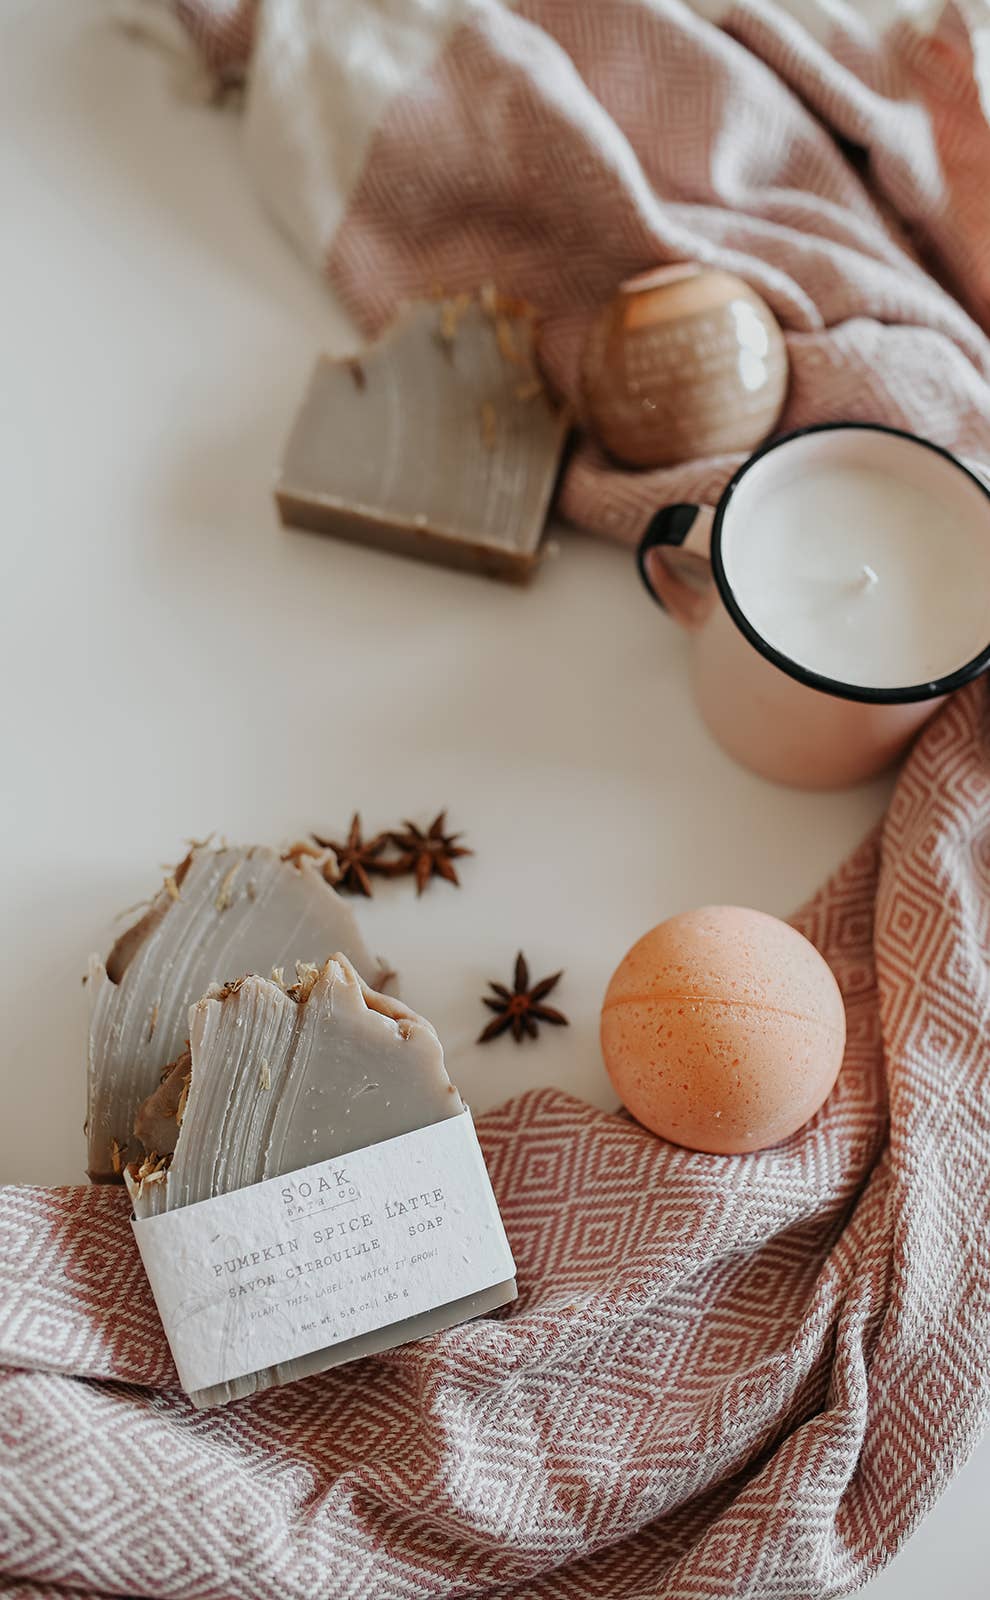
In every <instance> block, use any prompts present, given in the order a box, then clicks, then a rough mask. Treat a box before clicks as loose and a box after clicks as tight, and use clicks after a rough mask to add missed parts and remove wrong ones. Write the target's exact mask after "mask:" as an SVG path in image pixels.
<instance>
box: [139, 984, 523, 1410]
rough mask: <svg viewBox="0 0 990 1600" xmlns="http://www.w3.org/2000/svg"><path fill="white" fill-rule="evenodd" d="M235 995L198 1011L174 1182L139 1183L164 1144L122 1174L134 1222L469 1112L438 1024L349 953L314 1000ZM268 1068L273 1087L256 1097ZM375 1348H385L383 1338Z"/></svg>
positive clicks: (509, 1290) (407, 1330) (173, 1160)
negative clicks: (364, 975)
mask: <svg viewBox="0 0 990 1600" xmlns="http://www.w3.org/2000/svg"><path fill="white" fill-rule="evenodd" d="M303 976H306V977H308V976H309V975H308V974H301V975H300V977H301V978H302V977H303ZM231 991H232V992H231V993H229V994H228V995H227V996H226V997H225V998H220V997H214V998H208V999H204V1000H202V1001H200V1003H199V1004H198V1005H195V1006H193V1007H192V1009H191V1011H190V1014H189V1033H190V1050H191V1066H192V1083H191V1087H190V1090H189V1100H188V1104H187V1107H186V1114H185V1117H184V1118H183V1122H182V1127H181V1129H180V1130H179V1132H178V1136H177V1139H176V1141H175V1149H174V1154H173V1155H172V1156H171V1157H170V1158H169V1163H170V1164H169V1165H168V1168H167V1178H164V1179H157V1180H154V1181H153V1182H151V1183H149V1182H148V1181H147V1178H145V1177H144V1173H145V1172H148V1173H153V1172H154V1171H155V1170H156V1169H157V1164H158V1161H159V1160H160V1159H161V1152H160V1147H159V1151H158V1152H157V1153H156V1155H155V1156H154V1157H149V1159H148V1161H147V1163H145V1164H144V1165H143V1167H138V1166H136V1165H135V1166H132V1167H131V1168H129V1169H128V1171H127V1184H128V1189H129V1191H130V1194H131V1198H132V1201H133V1204H134V1211H135V1214H136V1216H137V1218H138V1219H139V1221H140V1220H143V1219H144V1218H146V1217H150V1216H155V1215H160V1214H161V1213H162V1212H163V1211H172V1210H176V1209H177V1208H179V1207H181V1206H186V1205H194V1204H196V1203H197V1202H198V1201H200V1200H206V1199H210V1198H212V1197H213V1196H214V1195H219V1194H228V1193H230V1191H231V1190H235V1189H240V1188H243V1187H245V1186H246V1185H248V1184H254V1183H258V1182H260V1181H261V1180H262V1179H264V1178H271V1177H279V1176H281V1175H282V1174H284V1173H287V1172H294V1171H297V1170H298V1169H299V1168H300V1167H304V1166H310V1165H312V1164H313V1163H316V1162H321V1161H329V1160H332V1159H334V1158H335V1157H338V1156H344V1155H346V1154H347V1153H348V1152H349V1151H352V1150H358V1149H362V1148H363V1147H364V1146H366V1145H369V1144H376V1143H379V1142H381V1141H382V1140H385V1139H392V1138H395V1137H397V1136H399V1135H401V1134H404V1133H409V1132H412V1131H413V1130H414V1129H418V1128H422V1127H424V1126H427V1125H429V1124H430V1123H434V1122H440V1121H443V1120H444V1119H445V1118H448V1117H452V1116H457V1115H458V1114H460V1113H461V1112H462V1111H463V1102H462V1101H461V1098H460V1096H459V1095H458V1093H457V1091H456V1089H455V1088H454V1087H453V1085H452V1084H451V1082H450V1079H449V1078H448V1076H447V1072H446V1070H445V1068H444V1064H443V1050H442V1047H441V1045H440V1041H439V1039H438V1038H437V1035H436V1032H435V1030H434V1029H433V1028H432V1027H431V1026H430V1024H429V1023H428V1022H426V1021H425V1020H424V1019H423V1018H422V1017H418V1016H417V1015H416V1013H415V1012H413V1011H410V1010H409V1009H408V1007H406V1006H403V1005H402V1004H400V1003H399V1002H398V1001H396V1000H393V999H390V998H388V997H386V996H384V995H381V994H377V993H375V992H374V991H373V990H371V989H369V988H368V987H367V986H366V985H365V984H364V983H362V981H361V979H360V978H359V977H358V974H357V973H356V972H355V970H354V968H353V967H352V966H351V964H350V963H349V962H348V961H347V960H346V959H345V958H344V957H342V956H333V957H331V958H330V960H329V961H327V962H325V963H324V965H323V966H322V967H321V968H320V969H319V970H318V973H317V976H316V981H315V983H314V984H313V985H312V987H311V988H310V991H309V995H308V998H300V999H299V1000H298V1001H297V1003H293V1000H294V998H295V997H292V996H289V995H286V994H285V993H284V992H283V991H282V990H281V989H279V988H278V987H277V986H275V985H274V984H272V983H271V982H270V981H268V980H267V979H264V978H260V977H253V976H252V977H245V978H244V979H243V981H242V982H241V983H240V985H239V986H237V987H236V988H234V986H233V985H232V986H231ZM259 1063H260V1070H261V1074H262V1076H261V1077H260V1078H259ZM264 1074H267V1080H268V1082H269V1083H271V1082H274V1083H275V1084H276V1085H277V1093H273V1094H272V1095H270V1096H265V1095H262V1094H259V1092H258V1088H259V1082H260V1083H261V1084H262V1085H264V1083H265V1076H264ZM514 1295H515V1285H514V1284H513V1282H512V1281H511V1280H509V1281H507V1282H502V1283H499V1284H496V1285H493V1286H492V1287H491V1288H490V1289H485V1290H483V1291H481V1293H480V1295H472V1296H469V1297H465V1298H464V1299H463V1300H461V1301H457V1302H455V1303H454V1307H453V1312H454V1314H452V1306H451V1304H450V1303H448V1304H447V1305H444V1306H441V1307H439V1308H438V1309H436V1310H432V1311H425V1312H423V1313H422V1314H420V1315H417V1316H416V1317H415V1318H414V1319H404V1320H403V1321H402V1322H401V1323H399V1324H397V1326H396V1331H395V1338H396V1340H397V1341H401V1342H403V1343H404V1342H406V1341H407V1340H408V1339H411V1338H419V1337H423V1336H425V1335H426V1334H429V1333H432V1332H434V1331H436V1330H437V1329H438V1328H440V1327H446V1326H449V1325H450V1324H451V1322H453V1321H458V1320H461V1319H462V1318H464V1317H466V1316H477V1315H478V1314H479V1313H481V1314H483V1313H484V1312H485V1311H487V1310H491V1309H494V1307H495V1306H497V1305H502V1304H505V1303H506V1302H507V1301H508V1300H511V1299H512V1298H514ZM371 1341H372V1342H373V1344H374V1347H375V1348H376V1349H380V1348H381V1347H382V1335H381V1333H380V1331H376V1332H375V1333H374V1334H373V1335H372V1336H371ZM358 1353H360V1352H359V1348H355V1344H354V1342H353V1341H348V1342H347V1343H346V1344H345V1345H343V1346H336V1347H330V1348H326V1349H322V1350H317V1351H314V1352H312V1354H310V1355H306V1356H302V1357H299V1358H297V1359H296V1360H294V1361H291V1362H286V1363H283V1364H282V1365H281V1366H279V1367H278V1368H265V1369H261V1370H259V1371H256V1372H250V1373H246V1374H245V1375H244V1376H243V1377H238V1378H235V1379H232V1380H231V1381H230V1382H229V1383H223V1384H217V1385H215V1386H213V1387H211V1388H210V1389H206V1390H201V1391H199V1392H197V1393H194V1394H193V1396H192V1399H193V1402H194V1404H195V1405H197V1406H211V1405H221V1404H224V1403H226V1402H227V1401H229V1400H233V1399H237V1398H239V1397H240V1396H242V1395H246V1394H251V1393H254V1392H256V1391H257V1390H260V1389H266V1388H269V1387H270V1386H271V1385H272V1384H277V1383H285V1382H287V1381H289V1380H290V1379H293V1378H301V1377H305V1376H307V1375H309V1374H311V1373H316V1372H322V1371H324V1370H325V1369H326V1368H327V1367H330V1366H333V1365H334V1364H335V1363H336V1362H337V1361H339V1360H341V1359H351V1358H352V1357H353V1356H354V1355H356V1354H358Z"/></svg>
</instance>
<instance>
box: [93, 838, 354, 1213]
mask: <svg viewBox="0 0 990 1600" xmlns="http://www.w3.org/2000/svg"><path fill="white" fill-rule="evenodd" d="M328 864H329V868H330V871H331V875H333V867H334V865H335V858H334V856H333V853H332V851H328V852H326V853H325V854H324V855H321V856H313V855H306V854H299V855H293V856H291V857H290V858H288V859H285V860H283V859H282V857H281V856H279V855H278V853H277V852H276V851H274V850H269V849H267V848H264V847H262V846H255V847H253V848H238V849H222V850H213V849H209V848H207V847H205V846H196V847H194V848H193V849H192V850H191V851H190V853H189V855H188V856H187V857H186V859H185V860H184V861H183V862H182V863H181V865H180V866H179V867H177V868H176V870H175V873H174V875H173V876H172V877H170V878H169V879H167V880H166V885H165V887H164V888H162V889H161V890H160V891H159V893H158V894H157V895H156V896H155V898H154V900H153V901H152V903H151V905H150V907H149V909H148V910H147V911H146V912H145V914H144V915H143V916H142V917H141V918H140V919H139V921H137V922H136V923H135V924H134V926H133V927H131V928H129V929H128V930H127V931H126V932H125V933H124V934H122V935H121V937H120V938H119V939H118V940H117V943H116V944H115V945H114V947H113V949H112V950H111V952H110V954H109V956H108V957H107V960H106V964H105V965H104V963H103V962H102V961H101V960H100V959H99V957H98V956H93V957H91V959H90V965H89V974H88V978H87V985H88V990H89V998H90V1029H89V1071H88V1111H87V1120H86V1131H87V1138H88V1145H89V1175H90V1177H91V1178H93V1179H94V1180H95V1181H98V1182H107V1181H111V1180H113V1179H114V1178H119V1177H120V1175H121V1169H122V1167H123V1165H124V1163H125V1162H126V1161H127V1160H128V1159H129V1157H130V1156H131V1155H132V1154H134V1153H136V1151H137V1149H138V1147H137V1145H136V1144H134V1142H133V1138H132V1135H133V1132H134V1118H135V1114H136V1112H137V1109H138V1107H139V1106H140V1105H141V1103H142V1101H144V1100H145V1099H146V1098H147V1097H148V1095H150V1094H151V1093H152V1091H153V1090H154V1089H155V1087H156V1085H157V1084H158V1081H159V1078H160V1076H161V1073H162V1069H163V1068H165V1067H167V1066H168V1065H169V1064H170V1063H171V1062H173V1061H174V1060H175V1058H176V1056H177V1055H178V1054H179V1052H180V1051H181V1050H182V1049H183V1047H184V1046H185V1043H186V1037H187V1032H188V1018H189V1007H190V1006H191V1005H192V1004H193V1002H194V1001H196V1000H199V999H200V998H201V997H202V995H203V994H205V992H206V990H207V989H208V988H209V986H210V984H212V983H215V982H222V981H223V980H224V979H225V978H231V977H237V976H238V975H239V974H240V973H243V972H268V971H270V969H271V968H272V967H277V966H284V967H287V968H288V969H289V970H290V971H291V970H292V966H293V964H294V963H295V962H296V961H325V960H326V958H327V956H329V955H330V954H331V953H332V952H333V951H334V950H343V951H344V952H345V953H346V954H347V956H348V957H349V958H350V959H351V960H352V961H353V962H354V964H355V966H357V968H358V970H359V971H360V972H362V973H363V974H364V975H365V976H366V977H367V978H369V979H371V980H374V978H375V975H376V973H377V971H378V970H379V968H380V964H379V963H378V962H376V961H373V960H372V958H371V956H370V955H369V953H368V950H367V948H366V947H365V944H364V940H363V939H362V938H361V934H360V932H359V931H358V926H357V923H356V922H355V920H354V916H353V914H352V912H351V911H350V909H349V907H348V906H347V905H346V903H345V902H344V901H343V900H342V899H341V897H340V896H339V895H338V894H337V893H336V891H335V890H334V889H333V888H332V887H331V886H330V884H329V883H327V882H326V881H325V879H324V876H323V868H324V866H327V865H328Z"/></svg>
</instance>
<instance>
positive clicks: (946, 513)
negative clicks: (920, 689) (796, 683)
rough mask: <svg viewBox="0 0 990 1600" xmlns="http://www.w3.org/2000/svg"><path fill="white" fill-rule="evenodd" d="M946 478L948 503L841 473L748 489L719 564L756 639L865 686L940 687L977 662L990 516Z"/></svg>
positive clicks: (817, 470)
mask: <svg viewBox="0 0 990 1600" xmlns="http://www.w3.org/2000/svg"><path fill="white" fill-rule="evenodd" d="M916 448H917V447H916ZM766 459H767V460H768V461H769V460H770V459H771V458H769V457H768V458H766ZM936 459H938V458H936ZM948 471H949V472H950V473H952V474H953V475H954V477H955V479H956V480H957V485H958V487H957V486H955V485H954V486H953V492H952V493H950V494H948V495H944V494H942V493H936V492H932V491H931V490H929V489H927V488H925V487H923V486H921V485H919V484H918V483H917V482H916V483H913V484H912V483H909V482H906V481H903V480H902V479H900V478H898V477H896V476H894V475H893V473H891V472H887V471H883V470H880V469H877V468H875V467H872V466H866V465H859V464H849V463H844V462H841V461H836V462H834V463H832V464H827V465H826V464H821V465H815V466H811V465H809V466H808V467H807V468H806V469H805V470H803V471H801V472H799V473H794V474H792V475H789V476H787V477H783V475H781V474H779V473H778V474H776V475H769V481H768V482H764V483H762V484H759V485H758V484H757V483H756V482H754V483H753V484H752V485H748V484H747V480H746V478H744V479H743V482H742V485H741V486H740V490H739V491H738V493H737V497H736V499H735V501H734V502H733V503H732V505H731V507H730V511H729V513H728V515H727V517H726V522H725V526H724V528H723V547H722V554H723V562H724V566H725V574H726V577H727V579H728V581H729V585H730V587H731V589H732V591H733V593H734V595H735V597H736V600H737V602H738V604H739V607H740V609H741V610H742V612H743V613H744V615H745V616H746V617H747V618H748V620H749V621H750V622H751V623H752V625H753V627H754V628H755V629H756V630H757V632H758V633H759V634H761V635H762V637H763V638H764V639H765V640H766V641H767V643H768V644H771V645H773V646H774V647H775V648H776V649H777V650H779V651H780V652H781V653H782V654H783V655H785V656H787V657H788V658H789V659H790V660H791V661H794V662H795V663H797V664H798V665H799V666H803V667H807V668H810V669H811V670H812V671H813V672H817V673H820V674H822V675H823V676H824V677H828V678H833V679H836V680H838V681H839V682H842V683H847V684H854V685H857V686H860V687H864V688H875V689H890V688H903V687H908V686H912V685H915V684H921V683H929V682H932V681H934V680H936V679H939V678H943V677H947V676H948V675H949V674H950V673H953V672H955V671H957V669H958V668H960V667H962V666H964V665H965V664H966V663H967V662H969V661H971V660H973V658H974V657H975V656H978V655H979V654H980V653H981V652H982V651H983V650H984V649H986V647H987V645H988V644H990V504H987V502H986V501H984V500H983V498H982V497H981V496H980V494H979V491H978V490H977V489H976V488H975V486H974V485H971V484H967V483H966V480H965V479H964V478H963V476H962V474H961V473H959V472H958V471H957V470H956V469H954V468H952V467H951V466H948ZM748 476H749V475H747V477H748Z"/></svg>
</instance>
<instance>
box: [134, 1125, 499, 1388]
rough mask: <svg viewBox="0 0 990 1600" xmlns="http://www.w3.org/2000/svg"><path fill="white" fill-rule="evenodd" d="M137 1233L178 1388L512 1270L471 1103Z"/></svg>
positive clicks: (240, 1370) (264, 1362)
mask: <svg viewBox="0 0 990 1600" xmlns="http://www.w3.org/2000/svg"><path fill="white" fill-rule="evenodd" d="M133 1228H134V1235H135V1238H136V1239H137V1244H138V1249H139V1250H140V1252H141V1258H142V1260H143V1262H144V1266H145V1270H146V1272H147V1274H148V1279H149V1281H150V1283H151V1288H152V1291H153V1293H154V1296H155V1301H156V1303H157V1306H158V1310H159V1312H160V1314H161V1319H162V1323H163V1326H164V1328H165V1332H166V1335H167V1336H168V1342H169V1344H170V1345H171V1348H172V1354H173V1356H174V1357H175V1364H176V1367H177V1368H178V1372H179V1379H180V1381H181V1383H182V1387H183V1388H184V1389H185V1390H187V1391H192V1390H195V1389H208V1388H210V1387H211V1386H212V1385H213V1384H216V1383H225V1382H227V1381H229V1380H230V1379H232V1378H239V1377H241V1376H243V1375H244V1374H245V1373H247V1372H258V1371H260V1370H261V1369H262V1368H263V1367H271V1366H275V1365H276V1364H277V1363H278V1362H282V1361H291V1360H293V1359H294V1358H295V1357H296V1356H304V1355H309V1354H310V1352H312V1351H314V1350H322V1349H325V1348H326V1347H327V1346H329V1345H335V1344H339V1343H341V1341H343V1340H345V1339H353V1338H356V1337H357V1336H358V1335H360V1334H362V1333H368V1332H370V1331H371V1329H373V1328H383V1327H387V1326H388V1325H389V1324H390V1323H393V1322H400V1321H403V1320H404V1319H405V1318H406V1317H412V1316H415V1315H416V1314H417V1313H418V1312H422V1311H429V1310H432V1309H433V1308H434V1307H436V1306H442V1305H446V1304H447V1302H448V1301H451V1300H459V1299H462V1298H463V1297H464V1296H467V1295H471V1294H476V1293H478V1292H480V1291H481V1290H482V1289H489V1288H491V1287H492V1285H493V1284H496V1283H501V1282H503V1281H505V1280H507V1279H510V1278H512V1277H514V1276H515V1264H514V1262H513V1260H512V1252H511V1251H510V1249H509V1243H508V1240H507V1239H506V1237H505V1230H504V1229H503V1227H502V1219H501V1217H500V1216H499V1213H498V1206H497V1204H496V1201H495V1196H494V1194H493V1193H492V1187H491V1182H490V1180H489V1177H488V1171H487V1168H486V1167H485V1160H484V1156H483V1155H482V1153H481V1148H480V1146H479V1144H478V1138H477V1135H476V1133H475V1131H474V1124H473V1122H472V1120H471V1114H470V1112H469V1111H464V1112H463V1113H462V1114H461V1115H459V1116H456V1117H449V1118H447V1119H446V1120H445V1121H443V1122H435V1123H432V1124H431V1125H430V1126H429V1127H428V1128H419V1129H417V1130H416V1131H415V1132H414V1133H404V1134H400V1135H399V1136H398V1137H397V1138H395V1139H386V1140H384V1141H383V1142H382V1143H381V1144H374V1145H369V1146H367V1148H366V1149H364V1150H353V1151H351V1152H350V1153H349V1154H348V1155H344V1156H338V1157H336V1158H334V1159H333V1160H330V1161H320V1162H317V1163H316V1164H315V1165H314V1166H311V1167H302V1168H300V1169H299V1171H298V1172H289V1173H286V1175H285V1176H284V1177H281V1178H268V1179H266V1180H265V1181H264V1182H263V1183H256V1184H252V1185H251V1186H250V1187H248V1188H246V1189H236V1190H234V1191H233V1192H232V1193H230V1194H225V1195H217V1196H216V1197H215V1198H214V1199H212V1200H202V1201H200V1202H199V1203H198V1204H196V1205H190V1206H184V1207H181V1208H180V1209H178V1210H176V1211H166V1212H163V1213H162V1215H160V1216H157V1217H147V1218H145V1219H144V1220H143V1221H140V1222H134V1223H133Z"/></svg>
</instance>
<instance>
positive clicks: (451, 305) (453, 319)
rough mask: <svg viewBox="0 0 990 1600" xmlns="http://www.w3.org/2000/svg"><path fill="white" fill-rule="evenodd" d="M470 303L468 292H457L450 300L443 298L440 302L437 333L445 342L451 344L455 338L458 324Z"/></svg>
mask: <svg viewBox="0 0 990 1600" xmlns="http://www.w3.org/2000/svg"><path fill="white" fill-rule="evenodd" d="M470 304H471V296H470V295H469V294H458V295H455V296H454V298H453V299H452V300H444V301H443V302H442V303H441V306H440V327H439V334H440V338H441V339H442V340H443V342H444V343H445V344H453V342H454V340H455V339H456V338H457V328H458V324H459V323H460V320H461V318H462V317H463V316H464V313H465V312H466V311H467V309H468V307H469V306H470Z"/></svg>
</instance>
